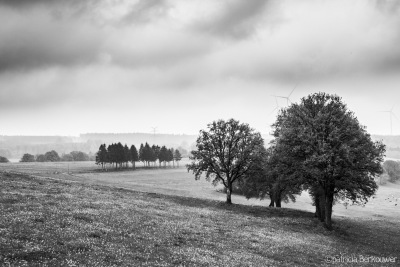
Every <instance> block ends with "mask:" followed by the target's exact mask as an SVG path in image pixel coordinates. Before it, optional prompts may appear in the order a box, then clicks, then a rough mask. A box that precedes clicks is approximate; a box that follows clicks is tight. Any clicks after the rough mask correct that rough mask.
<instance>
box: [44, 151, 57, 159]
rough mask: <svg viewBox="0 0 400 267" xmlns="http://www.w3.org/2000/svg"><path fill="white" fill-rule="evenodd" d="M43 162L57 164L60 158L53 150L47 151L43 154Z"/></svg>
mask: <svg viewBox="0 0 400 267" xmlns="http://www.w3.org/2000/svg"><path fill="white" fill-rule="evenodd" d="M44 159H45V161H50V162H57V161H60V156H59V155H58V153H57V152H56V151H55V150H51V151H48V152H46V153H45V154H44Z"/></svg>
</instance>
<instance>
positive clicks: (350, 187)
mask: <svg viewBox="0 0 400 267" xmlns="http://www.w3.org/2000/svg"><path fill="white" fill-rule="evenodd" d="M273 127H274V129H275V130H274V133H273V134H274V137H275V140H276V144H277V145H278V146H280V149H282V151H281V154H282V155H284V156H285V161H287V162H291V163H293V167H290V166H288V168H289V169H290V173H291V175H292V176H293V177H295V178H296V179H297V181H298V182H299V183H302V184H303V186H304V188H308V189H310V190H311V193H312V195H313V196H314V197H317V201H319V200H321V201H323V202H324V203H325V204H324V210H323V214H324V216H321V213H320V214H317V215H318V217H320V219H321V220H322V221H325V224H326V226H327V228H328V229H331V228H332V223H331V215H332V205H333V201H334V198H346V199H349V200H351V201H353V202H365V201H367V200H368V197H370V196H372V195H373V194H374V193H375V191H376V189H377V185H376V183H375V181H374V177H375V176H377V175H379V174H381V173H382V167H381V162H382V161H383V154H384V152H385V146H384V145H383V144H382V143H381V142H373V141H372V140H371V137H370V135H369V134H368V133H367V132H366V129H365V127H363V126H361V125H360V124H359V122H358V120H357V118H356V117H355V116H354V113H352V112H351V111H349V110H348V109H347V106H346V105H345V104H344V103H343V102H342V100H341V98H340V97H338V96H336V95H329V94H325V93H316V94H312V95H310V96H308V97H305V98H303V99H302V100H301V102H300V103H299V104H292V105H291V106H290V107H288V108H287V109H284V110H282V111H281V113H280V114H279V115H278V118H277V121H276V123H275V124H274V125H273ZM317 191H318V192H319V193H318V194H316V192H317ZM313 193H314V194H313ZM317 212H318V209H317Z"/></svg>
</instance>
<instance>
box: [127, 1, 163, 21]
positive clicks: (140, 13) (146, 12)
mask: <svg viewBox="0 0 400 267" xmlns="http://www.w3.org/2000/svg"><path fill="white" fill-rule="evenodd" d="M169 7H170V4H168V2H167V1H166V0H140V1H138V2H137V3H135V4H133V5H132V6H131V7H130V11H129V12H128V13H127V14H126V15H125V16H124V17H123V18H122V19H121V23H123V24H131V23H139V24H142V23H148V22H151V21H152V20H153V19H154V18H156V19H159V18H160V17H164V16H166V14H167V11H168V8H169Z"/></svg>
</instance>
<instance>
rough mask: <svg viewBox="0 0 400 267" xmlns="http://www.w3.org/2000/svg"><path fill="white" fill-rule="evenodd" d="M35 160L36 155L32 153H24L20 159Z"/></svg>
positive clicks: (25, 160) (22, 160) (23, 160)
mask: <svg viewBox="0 0 400 267" xmlns="http://www.w3.org/2000/svg"><path fill="white" fill-rule="evenodd" d="M34 161H35V156H34V155H31V154H28V153H26V154H24V155H23V156H22V158H21V160H20V162H34Z"/></svg>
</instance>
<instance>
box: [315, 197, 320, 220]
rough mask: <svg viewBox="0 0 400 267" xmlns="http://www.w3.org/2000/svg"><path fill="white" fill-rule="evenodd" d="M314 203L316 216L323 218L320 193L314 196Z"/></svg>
mask: <svg viewBox="0 0 400 267" xmlns="http://www.w3.org/2000/svg"><path fill="white" fill-rule="evenodd" d="M314 204H315V214H314V216H315V217H316V218H318V219H320V218H321V209H320V207H319V197H318V195H317V196H315V197H314Z"/></svg>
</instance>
